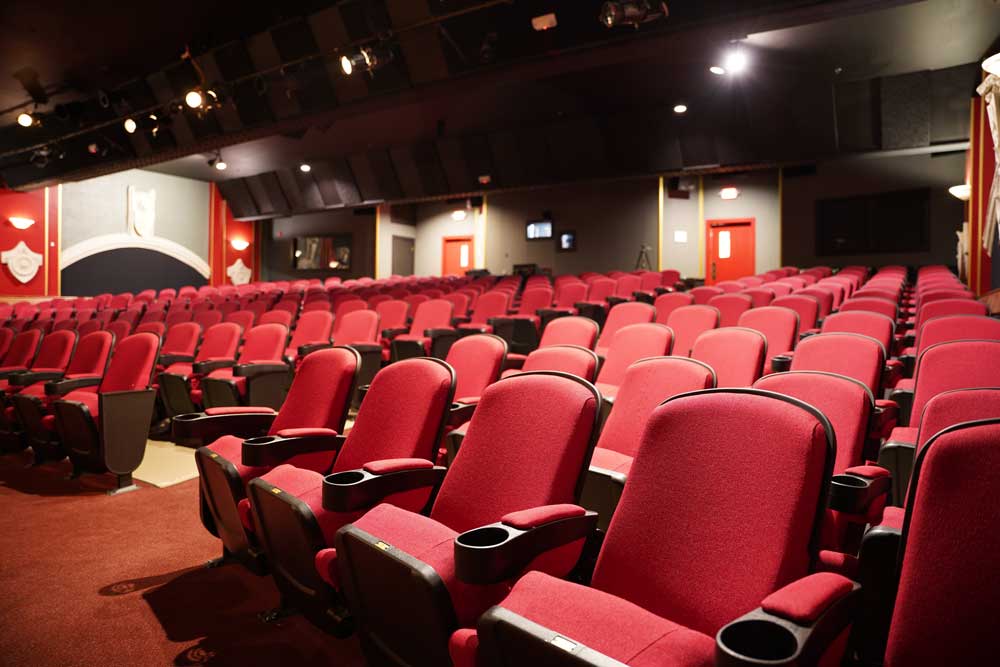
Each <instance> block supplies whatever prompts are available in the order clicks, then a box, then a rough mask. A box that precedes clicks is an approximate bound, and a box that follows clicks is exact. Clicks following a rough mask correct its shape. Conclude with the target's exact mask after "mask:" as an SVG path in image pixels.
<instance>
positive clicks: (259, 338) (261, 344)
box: [239, 324, 288, 364]
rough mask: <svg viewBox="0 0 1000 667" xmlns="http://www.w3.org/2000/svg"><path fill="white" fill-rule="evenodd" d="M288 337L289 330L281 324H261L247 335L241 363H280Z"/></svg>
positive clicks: (241, 353) (241, 354) (240, 359)
mask: <svg viewBox="0 0 1000 667" xmlns="http://www.w3.org/2000/svg"><path fill="white" fill-rule="evenodd" d="M287 336H288V329H286V328H285V327H284V326H282V325H280V324H261V325H260V326H256V327H254V328H253V329H251V330H250V331H248V332H247V334H246V340H245V341H244V343H243V350H242V351H241V352H240V358H239V363H241V364H247V363H255V362H258V361H274V362H280V361H281V356H282V353H283V352H284V351H285V338H286V337H287Z"/></svg>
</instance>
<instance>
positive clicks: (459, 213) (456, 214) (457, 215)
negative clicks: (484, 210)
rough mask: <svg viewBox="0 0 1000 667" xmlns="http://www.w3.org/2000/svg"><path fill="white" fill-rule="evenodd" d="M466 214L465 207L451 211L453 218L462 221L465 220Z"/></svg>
mask: <svg viewBox="0 0 1000 667" xmlns="http://www.w3.org/2000/svg"><path fill="white" fill-rule="evenodd" d="M466 215H467V214H466V212H465V209H464V208H456V209H455V210H454V211H452V212H451V219H452V220H457V221H458V222H461V221H462V220H465V216H466Z"/></svg>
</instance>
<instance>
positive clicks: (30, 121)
mask: <svg viewBox="0 0 1000 667" xmlns="http://www.w3.org/2000/svg"><path fill="white" fill-rule="evenodd" d="M17 124H18V125H20V126H21V127H31V126H32V125H34V124H35V117H34V116H32V115H31V114H30V113H28V112H27V111H22V112H21V113H19V114H18V115H17Z"/></svg>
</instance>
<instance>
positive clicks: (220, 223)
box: [208, 183, 260, 285]
mask: <svg viewBox="0 0 1000 667" xmlns="http://www.w3.org/2000/svg"><path fill="white" fill-rule="evenodd" d="M209 187H210V188H211V190H210V197H209V206H210V207H211V211H210V214H209V224H211V226H212V229H211V231H210V233H209V240H208V244H209V249H208V254H209V264H210V265H211V267H212V278H211V280H210V281H209V282H210V283H211V284H212V285H228V284H230V282H231V281H230V279H229V276H228V275H226V269H227V268H229V266H230V265H232V263H233V262H235V261H236V260H237V258H242V259H243V263H244V264H246V265H247V266H249V267H250V269H251V270H252V271H253V277H252V278H251V279H252V280H257V279H258V277H259V274H260V268H259V265H260V263H259V262H258V261H257V257H258V252H257V238H256V233H255V232H256V225H255V224H254V223H253V222H248V221H246V220H236V219H234V218H233V212H232V211H231V210H230V209H229V205H228V204H227V203H226V200H225V199H223V198H222V195H221V194H219V188H217V187H216V186H215V184H214V183H212V184H211V185H210V186H209ZM234 239H239V240H244V241H249V242H250V245H249V246H248V247H247V249H246V250H236V249H235V248H233V246H232V243H231V242H232V241H233V240H234Z"/></svg>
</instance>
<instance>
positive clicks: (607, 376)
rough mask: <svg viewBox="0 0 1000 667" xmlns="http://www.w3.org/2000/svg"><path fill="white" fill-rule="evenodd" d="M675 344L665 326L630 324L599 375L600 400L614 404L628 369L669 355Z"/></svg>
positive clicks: (613, 343) (618, 336) (617, 337)
mask: <svg viewBox="0 0 1000 667" xmlns="http://www.w3.org/2000/svg"><path fill="white" fill-rule="evenodd" d="M673 344H674V332H673V331H672V330H671V328H670V327H668V326H665V325H663V324H652V323H649V324H630V325H629V326H627V327H622V328H621V329H619V330H618V333H616V334H615V338H614V340H613V341H611V347H609V348H608V356H607V358H606V359H605V360H604V363H603V364H602V365H601V370H600V373H598V375H597V388H598V389H599V390H600V391H601V396H602V397H603V398H604V399H605V401H607V402H608V403H613V402H614V399H615V395H616V394H617V393H618V389H619V387H621V384H622V382H623V381H624V380H625V372H626V371H627V370H628V367H629V366H631V365H632V364H633V363H634V362H636V361H638V360H639V359H645V358H646V357H662V356H665V355H668V354H670V350H671V349H672V347H673Z"/></svg>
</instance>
